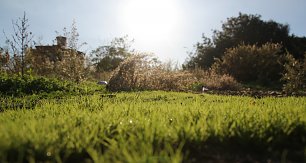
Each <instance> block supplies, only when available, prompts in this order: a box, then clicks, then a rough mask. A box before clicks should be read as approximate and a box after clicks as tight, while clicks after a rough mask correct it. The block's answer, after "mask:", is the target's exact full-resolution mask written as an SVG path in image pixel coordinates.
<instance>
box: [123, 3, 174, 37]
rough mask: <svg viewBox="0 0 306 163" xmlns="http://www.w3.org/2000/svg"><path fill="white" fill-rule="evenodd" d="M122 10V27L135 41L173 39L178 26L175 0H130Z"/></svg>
mask: <svg viewBox="0 0 306 163" xmlns="http://www.w3.org/2000/svg"><path fill="white" fill-rule="evenodd" d="M122 12H123V13H122V16H123V23H124V24H123V25H124V28H126V29H127V31H128V33H129V34H130V35H131V37H133V38H135V39H136V41H142V42H147V43H156V42H167V41H171V40H173V39H175V33H176V32H177V29H178V26H179V23H178V20H179V16H178V13H179V12H178V7H177V4H176V2H175V0H130V1H128V2H127V4H126V5H125V6H124V8H123V11H122Z"/></svg>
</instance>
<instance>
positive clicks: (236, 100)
mask: <svg viewBox="0 0 306 163" xmlns="http://www.w3.org/2000/svg"><path fill="white" fill-rule="evenodd" d="M305 103H306V101H305V98H302V97H288V98H281V99H279V98H272V97H267V98H262V99H254V98H250V97H238V96H236V97H235V96H216V95H207V94H205V95H202V94H200V95H199V94H190V93H173V92H168V93H167V92H138V93H119V94H116V95H115V96H112V97H106V96H101V95H93V96H74V97H71V98H68V99H64V100H61V101H58V100H52V99H50V100H43V101H41V102H40V104H39V105H36V106H35V108H34V109H33V110H26V109H21V110H12V111H11V110H4V112H2V113H1V114H0V123H1V125H0V160H1V162H32V161H35V162H48V161H52V162H75V161H78V162H85V161H87V162H92V161H93V162H182V161H184V162H203V161H204V162H205V161H212V162H256V161H257V162H266V161H272V162H287V161H288V162H304V161H305V160H304V159H305V153H304V151H305V150H306V149H305V147H306V142H305V134H306V127H305V126H306V119H305V117H306V112H305V105H304V104H305ZM21 126H22V127H21Z"/></svg>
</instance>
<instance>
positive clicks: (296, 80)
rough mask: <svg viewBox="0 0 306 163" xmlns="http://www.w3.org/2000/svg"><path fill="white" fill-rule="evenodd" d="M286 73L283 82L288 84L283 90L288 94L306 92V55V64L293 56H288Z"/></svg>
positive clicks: (305, 61)
mask: <svg viewBox="0 0 306 163" xmlns="http://www.w3.org/2000/svg"><path fill="white" fill-rule="evenodd" d="M286 60H287V63H286V64H285V73H284V74H283V77H282V80H283V81H285V82H286V83H285V84H284V86H283V90H284V91H285V92H288V93H292V92H298V91H306V53H305V55H304V62H302V61H298V60H296V59H294V58H293V56H292V55H290V54H287V55H286Z"/></svg>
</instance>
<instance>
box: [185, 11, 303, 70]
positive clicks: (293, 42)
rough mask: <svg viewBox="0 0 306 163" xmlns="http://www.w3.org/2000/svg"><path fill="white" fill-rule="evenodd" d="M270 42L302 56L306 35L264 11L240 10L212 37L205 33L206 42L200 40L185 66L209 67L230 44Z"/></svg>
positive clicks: (261, 43) (297, 56) (300, 57)
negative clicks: (265, 17) (264, 15)
mask: <svg viewBox="0 0 306 163" xmlns="http://www.w3.org/2000/svg"><path fill="white" fill-rule="evenodd" d="M267 42H270V43H279V44H281V45H282V51H283V52H285V51H286V50H288V51H289V52H290V53H292V54H293V55H294V57H295V58H299V59H302V58H303V54H304V52H305V51H306V38H305V37H302V38H299V37H297V36H294V35H292V36H290V35H289V25H287V24H286V25H284V24H280V23H277V22H275V21H273V20H269V21H263V20H261V16H260V15H247V14H242V13H239V15H238V17H231V18H228V19H227V21H226V22H224V23H223V24H222V30H220V31H218V30H214V33H213V37H212V39H209V38H207V37H205V36H204V35H203V42H200V43H197V44H196V46H195V48H196V51H195V53H193V54H192V55H191V57H190V58H189V59H188V60H187V61H186V63H185V68H195V66H197V67H201V68H204V69H208V68H210V67H211V65H212V64H213V63H214V62H215V61H216V59H215V58H219V59H220V58H221V57H222V56H223V55H224V52H225V51H226V49H228V48H232V47H237V46H238V45H241V44H245V45H256V46H258V47H260V46H262V45H263V44H265V43H267ZM282 54H284V53H282Z"/></svg>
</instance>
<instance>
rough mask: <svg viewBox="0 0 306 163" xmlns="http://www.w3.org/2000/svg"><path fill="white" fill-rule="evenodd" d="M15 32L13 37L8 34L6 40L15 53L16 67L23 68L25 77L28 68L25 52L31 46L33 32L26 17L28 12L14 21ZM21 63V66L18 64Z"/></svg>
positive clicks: (22, 71) (22, 72)
mask: <svg viewBox="0 0 306 163" xmlns="http://www.w3.org/2000/svg"><path fill="white" fill-rule="evenodd" d="M12 25H13V30H14V33H13V34H12V35H11V38H9V37H8V36H6V34H5V33H4V34H5V36H6V42H7V43H8V44H9V45H10V48H11V50H12V53H13V54H14V58H13V61H14V63H13V64H14V67H15V69H17V71H20V70H19V67H20V69H21V76H22V77H23V75H24V71H25V68H26V64H25V53H26V50H27V48H29V47H31V45H32V39H33V37H34V36H33V34H32V32H30V31H29V26H30V25H29V20H28V18H27V17H26V12H24V13H23V17H22V18H18V19H17V20H16V21H14V20H13V21H12ZM18 65H20V66H18Z"/></svg>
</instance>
